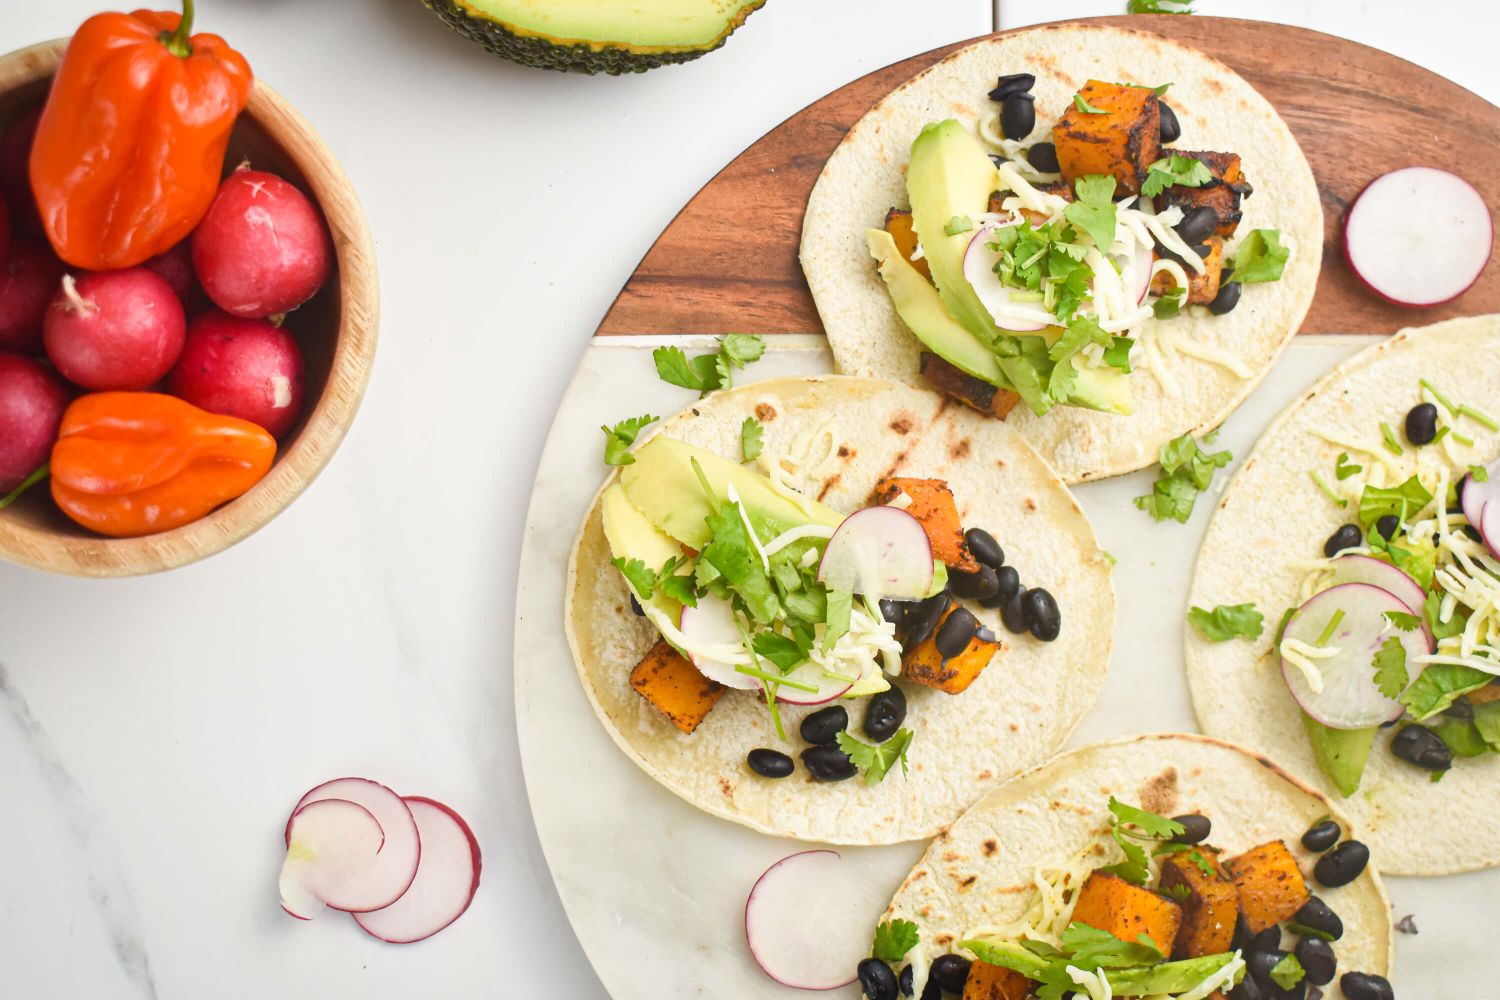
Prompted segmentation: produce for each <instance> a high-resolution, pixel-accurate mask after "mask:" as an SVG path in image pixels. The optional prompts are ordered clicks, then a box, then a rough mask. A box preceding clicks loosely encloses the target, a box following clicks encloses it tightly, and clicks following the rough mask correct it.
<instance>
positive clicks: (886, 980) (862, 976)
mask: <svg viewBox="0 0 1500 1000" xmlns="http://www.w3.org/2000/svg"><path fill="white" fill-rule="evenodd" d="M858 972H859V986H860V989H862V990H864V991H865V996H867V997H869V1000H896V974H895V973H894V972H892V971H891V967H890V966H889V965H886V964H885V963H884V962H882V961H881V960H880V959H878V958H867V959H865V960H864V961H863V962H860V963H859V968H858Z"/></svg>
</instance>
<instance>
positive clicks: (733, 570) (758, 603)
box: [698, 501, 781, 625]
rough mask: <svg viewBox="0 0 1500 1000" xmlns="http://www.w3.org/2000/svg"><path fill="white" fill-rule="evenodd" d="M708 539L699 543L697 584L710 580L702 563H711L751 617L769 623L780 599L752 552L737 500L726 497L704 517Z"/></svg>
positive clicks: (779, 606)
mask: <svg viewBox="0 0 1500 1000" xmlns="http://www.w3.org/2000/svg"><path fill="white" fill-rule="evenodd" d="M704 522H705V523H706V524H707V525H708V529H709V532H710V534H711V535H712V540H711V541H710V542H709V543H708V544H707V545H705V546H704V547H703V551H702V552H701V553H699V560H698V584H699V585H700V586H707V585H708V584H709V583H710V582H711V580H710V579H709V575H708V574H707V573H705V567H711V568H712V569H713V570H714V571H716V572H717V574H718V575H719V576H720V577H722V578H723V584H716V585H717V586H719V587H723V586H724V585H725V584H727V585H728V587H729V588H730V589H732V590H733V592H734V596H735V597H737V598H738V599H739V600H740V602H741V603H743V604H744V606H745V611H746V612H747V613H748V614H749V616H750V617H751V619H752V620H754V621H756V622H759V623H761V624H762V625H769V624H771V622H773V621H775V620H776V616H777V614H778V613H779V612H780V611H781V602H780V600H779V599H778V598H777V596H776V592H775V590H774V589H773V588H772V586H771V578H770V576H769V575H767V573H766V570H765V568H764V567H763V566H762V565H761V561H760V558H759V556H758V555H757V554H756V553H755V551H754V549H753V547H752V544H751V541H750V535H749V532H748V530H747V529H746V527H745V521H744V518H742V517H741V516H740V508H739V505H738V504H735V503H732V502H728V501H726V502H725V503H724V504H723V505H722V506H721V507H720V508H719V509H718V511H717V512H715V513H713V514H710V515H709V516H708V517H706V518H704Z"/></svg>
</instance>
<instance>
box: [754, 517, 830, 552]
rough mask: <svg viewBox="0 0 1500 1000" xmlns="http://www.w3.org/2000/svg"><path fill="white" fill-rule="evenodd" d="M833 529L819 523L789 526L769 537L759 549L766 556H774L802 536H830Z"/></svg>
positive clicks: (799, 539) (800, 539)
mask: <svg viewBox="0 0 1500 1000" xmlns="http://www.w3.org/2000/svg"><path fill="white" fill-rule="evenodd" d="M832 537H833V529H832V528H829V527H826V526H824V525H821V524H803V525H799V526H797V527H795V528H789V529H787V530H786V531H783V532H782V533H781V534H779V535H777V536H776V537H775V538H773V539H771V540H770V541H769V542H767V543H766V544H765V547H764V548H763V549H761V551H762V552H764V553H765V554H766V555H767V556H774V555H775V554H776V553H778V552H780V551H781V550H782V549H784V548H786V547H787V546H788V545H794V544H796V543H797V542H800V541H802V539H804V538H832Z"/></svg>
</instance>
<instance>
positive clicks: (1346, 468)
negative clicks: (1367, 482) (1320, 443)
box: [1333, 451, 1365, 482]
mask: <svg viewBox="0 0 1500 1000" xmlns="http://www.w3.org/2000/svg"><path fill="white" fill-rule="evenodd" d="M1364 468H1365V467H1364V466H1363V465H1355V464H1354V463H1353V462H1351V461H1349V453H1348V452H1347V451H1341V452H1339V457H1338V459H1337V460H1335V461H1334V463H1333V475H1334V478H1335V479H1337V480H1338V481H1339V482H1343V481H1344V480H1346V479H1348V478H1349V477H1350V476H1353V475H1355V474H1357V473H1360V472H1363V471H1364Z"/></svg>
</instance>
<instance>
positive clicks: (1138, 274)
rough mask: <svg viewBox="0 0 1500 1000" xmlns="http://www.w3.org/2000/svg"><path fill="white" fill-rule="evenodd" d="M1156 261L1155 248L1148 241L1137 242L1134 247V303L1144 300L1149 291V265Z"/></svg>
mask: <svg viewBox="0 0 1500 1000" xmlns="http://www.w3.org/2000/svg"><path fill="white" fill-rule="evenodd" d="M1155 263H1156V248H1155V247H1154V246H1152V245H1151V244H1149V243H1137V244H1136V247H1135V275H1134V277H1135V304H1136V305H1140V304H1141V303H1142V302H1145V301H1146V293H1147V292H1149V291H1151V266H1152V265H1153V264H1155Z"/></svg>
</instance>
